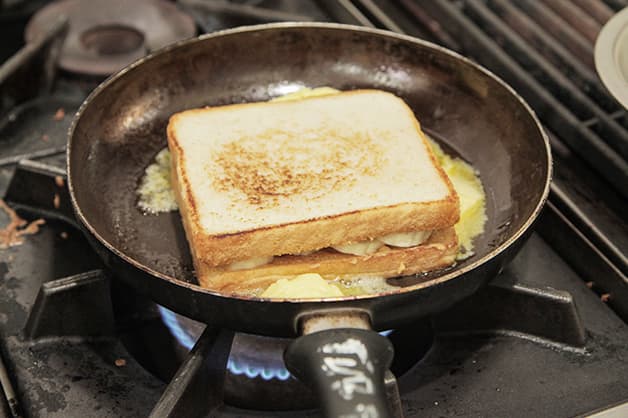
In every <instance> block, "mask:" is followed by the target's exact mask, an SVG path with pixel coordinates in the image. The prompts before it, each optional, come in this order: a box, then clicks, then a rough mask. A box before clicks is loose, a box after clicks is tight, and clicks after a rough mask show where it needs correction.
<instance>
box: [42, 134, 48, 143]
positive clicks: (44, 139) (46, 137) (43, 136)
mask: <svg viewBox="0 0 628 418" xmlns="http://www.w3.org/2000/svg"><path fill="white" fill-rule="evenodd" d="M41 140H42V141H44V142H48V141H50V137H49V136H48V135H46V134H43V135H42V136H41Z"/></svg>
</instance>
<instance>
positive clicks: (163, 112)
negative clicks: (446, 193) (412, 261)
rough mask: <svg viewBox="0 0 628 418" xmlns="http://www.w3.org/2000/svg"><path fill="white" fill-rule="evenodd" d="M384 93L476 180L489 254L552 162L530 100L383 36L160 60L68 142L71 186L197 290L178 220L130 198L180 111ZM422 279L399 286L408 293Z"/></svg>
mask: <svg viewBox="0 0 628 418" xmlns="http://www.w3.org/2000/svg"><path fill="white" fill-rule="evenodd" d="M319 86H330V87H334V88H337V89H341V90H351V89H356V88H377V89H382V90H387V91H391V92H393V93H395V94H397V95H398V96H400V97H402V98H403V99H404V100H405V101H406V102H407V103H408V104H409V105H410V107H411V108H412V109H413V110H414V112H415V114H416V116H417V118H418V120H419V121H420V122H421V125H422V126H423V127H424V129H425V130H426V131H427V132H428V133H429V134H430V136H432V137H433V138H435V139H436V140H437V141H439V142H441V143H443V144H444V145H445V148H446V149H450V150H452V151H453V152H454V153H456V154H458V155H460V156H461V157H462V158H464V159H465V160H467V161H468V162H470V163H471V164H472V165H473V166H474V167H475V168H476V169H477V170H479V172H480V176H481V179H482V182H483V184H484V187H485V190H486V194H487V215H488V222H487V224H486V227H485V233H484V234H483V235H482V236H481V237H479V238H478V239H477V240H476V242H475V252H476V255H475V256H473V257H472V258H471V259H469V260H466V261H465V262H463V263H461V264H459V265H465V264H468V263H472V262H473V261H474V260H478V259H479V258H481V257H483V256H485V255H487V254H489V253H490V252H491V251H492V250H494V249H496V248H497V247H499V246H500V245H502V244H503V243H504V242H506V241H507V240H508V238H509V237H511V236H512V235H513V234H514V233H515V232H516V231H518V230H519V229H520V228H521V227H522V226H523V225H524V224H526V222H527V221H528V220H529V218H530V217H531V216H532V214H533V212H534V211H535V209H536V208H537V206H538V204H539V202H540V201H541V200H542V198H543V194H544V190H545V188H546V181H547V176H548V155H547V152H546V146H545V142H544V138H543V136H542V135H541V134H540V132H539V128H538V126H537V124H536V122H535V120H534V118H533V117H532V116H531V115H530V114H529V112H528V111H527V109H526V108H525V107H524V106H523V104H522V103H521V102H520V101H519V100H518V99H517V98H516V96H514V95H513V94H512V92H511V91H510V90H508V89H507V88H506V87H504V86H503V85H502V84H501V83H499V82H498V81H496V80H494V79H493V78H492V77H490V76H488V75H487V74H486V73H484V72H482V71H481V70H479V69H477V68H476V67H475V66H473V65H471V64H469V63H468V62H466V61H464V60H461V59H459V58H458V57H456V56H453V55H451V54H449V53H447V52H446V51H444V50H441V49H439V48H436V47H434V46H431V45H429V44H424V43H421V42H414V41H410V40H403V39H399V38H397V37H394V36H387V35H384V34H381V33H374V32H368V31H358V30H346V29H344V30H343V29H339V28H323V27H283V28H280V29H277V30H253V31H241V32H234V33H230V34H226V35H221V36H217V37H213V36H210V37H207V38H203V39H200V40H196V41H193V42H188V43H185V44H183V45H180V46H178V47H177V48H173V49H171V50H168V51H165V52H162V53H160V54H157V55H156V56H154V57H152V58H149V59H148V60H146V61H145V62H143V63H141V64H140V65H136V66H134V67H132V68H130V69H128V70H127V71H125V72H124V73H122V74H120V75H118V76H117V77H114V78H113V79H112V80H110V81H108V82H107V83H105V85H104V86H103V87H101V88H100V89H99V90H98V91H97V92H96V93H95V94H94V95H93V96H92V97H91V100H90V102H89V103H88V104H87V105H86V106H85V107H84V109H83V111H82V113H81V114H80V116H79V117H78V119H77V121H76V125H75V129H74V132H73V134H72V138H71V147H70V156H69V161H70V167H71V172H70V173H71V176H70V182H71V185H72V189H73V193H74V196H75V199H76V204H77V206H78V207H79V208H80V211H81V214H82V215H83V217H84V222H85V223H86V224H87V225H88V227H89V228H90V229H91V230H92V232H95V233H96V234H97V236H98V237H99V239H101V240H102V241H104V242H106V243H108V245H110V246H111V247H114V248H116V249H117V250H119V251H120V252H121V253H122V254H123V255H124V256H126V257H128V259H131V260H133V261H134V262H135V263H137V264H140V265H143V266H145V268H146V269H148V270H149V271H154V272H158V273H161V274H162V275H165V276H170V277H172V278H175V279H176V280H180V281H184V282H188V283H196V279H195V278H194V274H193V268H192V262H191V257H190V254H189V250H188V246H187V241H186V239H185V235H184V233H183V229H182V226H181V221H180V218H179V214H178V212H172V213H165V214H160V215H145V214H143V213H142V212H141V211H140V210H139V209H138V208H137V195H136V193H135V191H136V189H137V186H138V182H139V179H140V178H141V176H142V174H143V171H144V169H145V168H146V167H147V166H148V164H150V163H151V162H152V160H153V158H154V156H155V154H156V153H157V152H158V151H159V150H161V149H162V148H164V147H165V146H166V132H165V128H166V124H167V121H168V118H169V116H170V115H172V114H173V113H175V112H178V111H181V110H184V109H190V108H195V107H201V106H206V105H220V104H228V103H241V102H252V101H262V100H268V99H270V98H272V97H276V96H278V95H282V94H285V93H287V92H291V91H294V90H296V89H298V88H300V87H319ZM419 280H425V278H407V279H404V280H400V281H399V284H400V285H402V286H409V285H413V284H416V283H417V282H418V281H419Z"/></svg>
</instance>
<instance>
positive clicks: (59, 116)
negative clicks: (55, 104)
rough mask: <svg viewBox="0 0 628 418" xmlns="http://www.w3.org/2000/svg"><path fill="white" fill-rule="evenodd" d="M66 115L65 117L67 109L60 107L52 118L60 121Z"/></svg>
mask: <svg viewBox="0 0 628 418" xmlns="http://www.w3.org/2000/svg"><path fill="white" fill-rule="evenodd" d="M64 117H65V109H64V108H62V107H60V108H59V109H57V111H56V112H55V115H54V116H53V117H52V119H54V120H56V121H60V120H63V118H64Z"/></svg>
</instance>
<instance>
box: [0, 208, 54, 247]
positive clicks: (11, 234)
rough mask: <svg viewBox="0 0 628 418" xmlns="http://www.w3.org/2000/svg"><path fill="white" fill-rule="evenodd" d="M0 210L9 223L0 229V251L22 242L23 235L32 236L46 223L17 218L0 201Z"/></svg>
mask: <svg viewBox="0 0 628 418" xmlns="http://www.w3.org/2000/svg"><path fill="white" fill-rule="evenodd" d="M0 208H1V209H2V210H4V211H5V212H6V214H7V215H8V216H9V218H10V222H9V223H8V224H7V225H6V226H5V227H4V228H2V229H0V249H5V248H9V247H14V246H16V245H20V244H22V243H23V242H24V238H23V236H24V235H33V234H36V233H37V232H39V227H40V226H41V225H43V224H45V223H46V221H44V220H43V219H36V220H34V221H32V222H30V223H29V222H27V221H26V220H24V219H22V218H20V217H19V215H18V214H17V213H16V212H15V211H14V210H13V209H12V208H11V207H9V205H7V204H6V203H5V201H4V200H2V199H0Z"/></svg>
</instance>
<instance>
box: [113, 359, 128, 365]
mask: <svg viewBox="0 0 628 418" xmlns="http://www.w3.org/2000/svg"><path fill="white" fill-rule="evenodd" d="M114 364H115V365H116V366H118V367H124V366H126V360H125V359H123V358H117V359H116V361H114Z"/></svg>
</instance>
